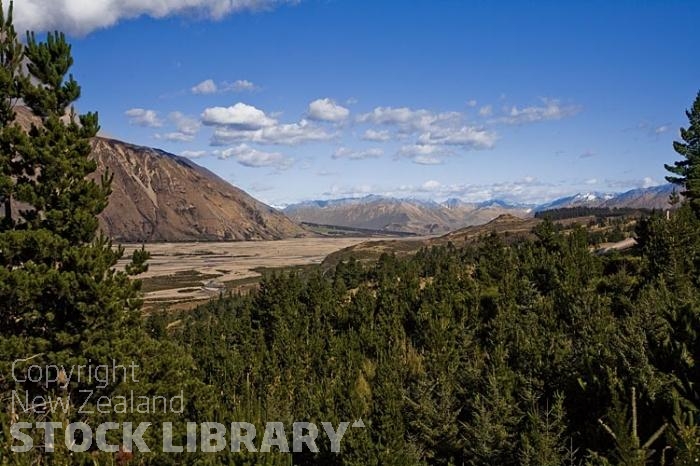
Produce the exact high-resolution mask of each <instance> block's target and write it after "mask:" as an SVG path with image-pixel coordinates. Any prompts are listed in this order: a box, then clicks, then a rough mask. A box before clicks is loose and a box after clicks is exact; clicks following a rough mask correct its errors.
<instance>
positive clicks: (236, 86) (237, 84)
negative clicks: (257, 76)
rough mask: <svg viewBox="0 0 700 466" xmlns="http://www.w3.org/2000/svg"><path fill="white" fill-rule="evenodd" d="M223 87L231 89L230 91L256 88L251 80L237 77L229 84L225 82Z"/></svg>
mask: <svg viewBox="0 0 700 466" xmlns="http://www.w3.org/2000/svg"><path fill="white" fill-rule="evenodd" d="M224 88H225V89H231V90H232V91H235V92H244V91H254V90H256V89H257V88H258V86H256V85H255V84H253V83H252V82H250V81H248V80H247V79H238V80H236V81H234V82H232V83H231V84H227V85H225V86H224Z"/></svg>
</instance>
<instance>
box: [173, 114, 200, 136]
mask: <svg viewBox="0 0 700 466" xmlns="http://www.w3.org/2000/svg"><path fill="white" fill-rule="evenodd" d="M168 118H169V119H170V121H171V122H172V123H173V124H174V125H175V128H177V131H178V132H180V133H182V134H185V135H188V136H194V135H196V134H197V133H198V132H199V128H201V126H202V125H201V123H200V122H199V121H198V120H196V119H195V118H190V117H188V116H186V115H185V114H184V113H182V112H171V113H170V115H168Z"/></svg>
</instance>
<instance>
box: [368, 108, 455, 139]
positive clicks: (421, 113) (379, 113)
mask: <svg viewBox="0 0 700 466" xmlns="http://www.w3.org/2000/svg"><path fill="white" fill-rule="evenodd" d="M461 116H462V115H461V114H460V113H459V112H443V113H434V112H431V111H429V110H424V109H418V110H414V109H411V108H408V107H398V108H396V107H376V108H375V109H374V110H372V111H371V112H368V113H365V114H362V115H360V116H358V117H357V121H358V122H359V123H374V124H377V125H392V126H396V127H398V128H399V130H400V131H402V132H404V133H414V132H419V131H428V130H430V129H431V128H433V127H434V126H435V125H437V124H442V123H448V122H455V121H459V120H460V118H461Z"/></svg>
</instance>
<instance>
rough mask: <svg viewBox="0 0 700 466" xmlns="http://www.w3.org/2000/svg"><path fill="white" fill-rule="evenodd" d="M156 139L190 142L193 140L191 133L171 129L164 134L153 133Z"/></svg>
mask: <svg viewBox="0 0 700 466" xmlns="http://www.w3.org/2000/svg"><path fill="white" fill-rule="evenodd" d="M155 138H156V139H164V140H166V141H170V142H191V141H193V140H194V136H193V135H191V134H185V133H181V132H180V131H173V132H170V133H165V134H160V133H158V134H155Z"/></svg>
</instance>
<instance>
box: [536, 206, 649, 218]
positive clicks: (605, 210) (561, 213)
mask: <svg viewBox="0 0 700 466" xmlns="http://www.w3.org/2000/svg"><path fill="white" fill-rule="evenodd" d="M651 213H652V210H651V209H635V208H630V207H586V206H577V207H562V208H558V209H549V210H542V211H539V212H536V213H535V218H541V219H547V220H552V221H555V220H569V219H572V218H579V217H596V218H598V219H606V218H617V217H634V218H639V217H642V216H644V215H649V214H651Z"/></svg>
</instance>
